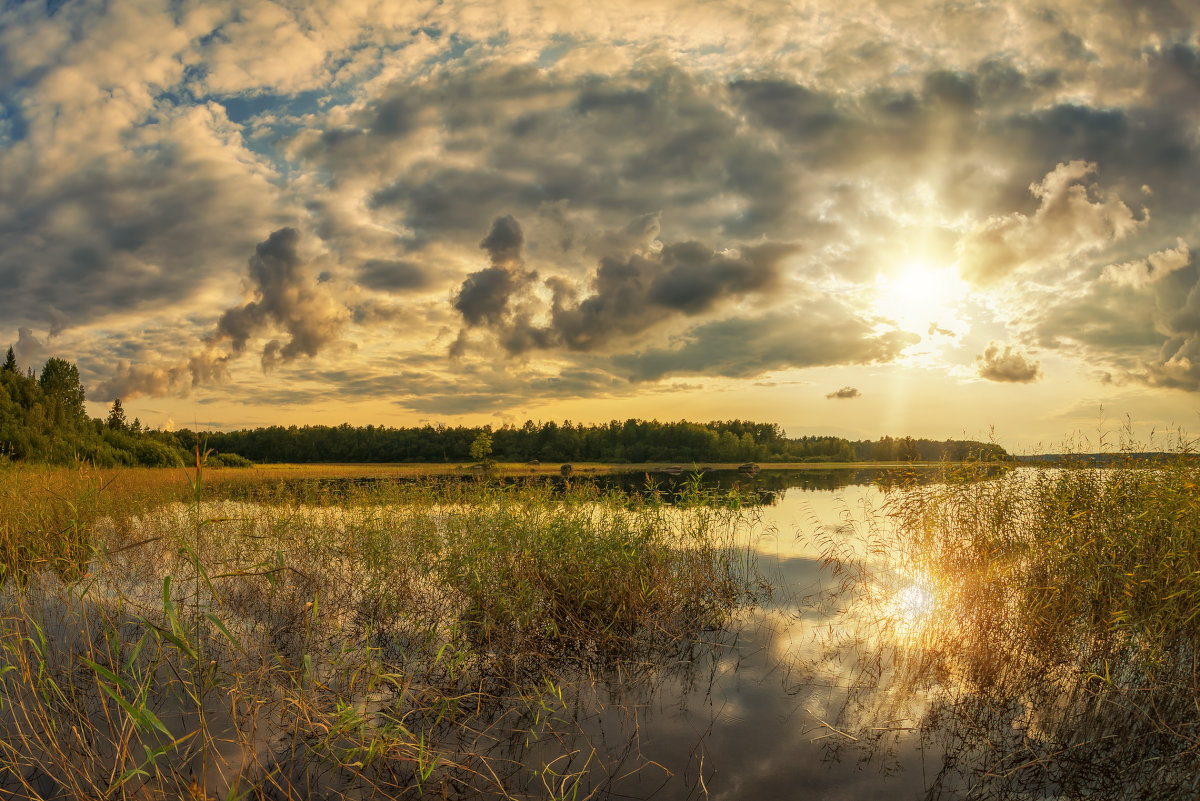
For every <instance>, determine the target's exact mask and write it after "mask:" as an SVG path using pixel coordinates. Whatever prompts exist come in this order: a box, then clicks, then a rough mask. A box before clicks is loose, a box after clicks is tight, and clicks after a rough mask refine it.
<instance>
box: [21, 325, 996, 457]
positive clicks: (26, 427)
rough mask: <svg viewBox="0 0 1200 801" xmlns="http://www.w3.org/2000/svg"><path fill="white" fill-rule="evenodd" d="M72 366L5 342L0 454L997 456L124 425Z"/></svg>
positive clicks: (799, 440)
mask: <svg viewBox="0 0 1200 801" xmlns="http://www.w3.org/2000/svg"><path fill="white" fill-rule="evenodd" d="M84 400H85V390H84V387H83V385H82V384H81V383H80V378H79V370H78V368H77V367H76V365H74V364H72V363H71V362H69V361H66V360H64V359H60V358H51V359H49V360H47V361H46V363H45V365H44V366H43V367H42V369H41V371H40V372H35V371H34V370H32V369H29V370H26V371H25V372H24V373H22V372H21V371H20V370H19V369H18V368H17V365H16V360H15V358H14V355H13V351H12V348H9V351H8V357H7V359H6V360H5V362H4V365H3V367H0V459H5V460H10V461H32V462H47V463H55V464H71V463H75V462H89V463H92V464H95V465H97V466H100V467H112V466H118V465H146V466H172V465H179V464H184V463H185V460H186V459H187V454H189V453H191V452H193V450H194V449H195V448H196V447H198V446H199V447H203V448H204V449H205V450H211V451H212V454H211V455H210V457H209V460H210V463H211V464H215V465H226V466H245V465H248V464H250V463H252V462H465V461H478V460H479V459H480V457H484V458H487V459H489V460H494V461H499V462H528V461H532V460H535V459H536V460H539V461H546V462H572V461H582V462H614V463H621V462H632V463H639V462H664V461H671V462H682V463H684V464H689V463H693V464H700V463H702V462H714V463H719V462H724V463H729V462H747V461H758V462H776V463H778V462H864V461H872V462H894V461H900V462H916V461H924V462H931V461H965V460H983V461H993V460H998V459H1006V458H1008V455H1007V453H1006V452H1005V450H1004V449H1003V448H1002V447H1000V446H999V445H996V444H994V443H984V442H975V441H971V440H949V439H948V440H944V441H938V440H929V439H914V438H912V437H896V438H894V437H890V436H888V437H881V438H880V439H877V440H859V441H854V440H848V439H844V438H841V437H833V436H803V437H788V436H787V435H786V433H785V432H784V431H783V429H781V428H780V427H779V426H778V425H776V424H773V423H756V422H750V421H746V420H724V421H712V422H708V423H692V422H687V421H678V422H659V421H657V420H650V421H647V420H625V421H619V420H613V421H611V422H608V423H601V424H592V425H584V424H582V423H572V422H571V421H569V420H568V421H564V422H562V423H556V422H553V421H551V422H537V423H535V422H533V421H532V420H529V421H526V422H525V423H524V425H521V426H515V425H504V426H501V427H499V428H492V427H491V426H453V427H451V426H445V425H438V426H432V425H425V426H420V427H402V428H393V427H390V426H375V425H367V426H351V425H349V424H348V423H343V424H342V425H340V426H324V425H306V426H288V427H283V426H268V427H265V428H254V429H243V430H238V431H209V432H197V431H191V430H189V429H180V430H177V431H164V430H161V429H149V428H147V427H145V426H143V425H142V424H141V421H140V420H139V419H138V418H136V417H135V418H134V419H133V420H132V421H129V420H128V419H127V418H126V414H125V409H124V407H123V405H122V403H121V401H120V399H117V400H114V401H113V403H112V406H111V407H110V409H109V412H108V415H107V417H106V418H105V419H100V418H90V417H89V416H88V414H87V411H86V408H85V406H84Z"/></svg>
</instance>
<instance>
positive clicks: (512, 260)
mask: <svg viewBox="0 0 1200 801" xmlns="http://www.w3.org/2000/svg"><path fill="white" fill-rule="evenodd" d="M524 245H525V235H524V233H523V232H522V231H521V225H520V223H518V222H517V221H516V218H514V217H513V216H512V215H511V214H509V215H506V216H504V217H497V218H496V219H495V220H494V221H493V222H492V230H491V232H489V233H488V235H487V236H486V237H484V239H483V241H482V242H480V243H479V247H480V248H482V249H483V250H486V251H487V253H488V256H490V257H491V260H492V266H493V267H509V266H513V265H517V264H519V263H520V262H521V249H522V248H523V247H524Z"/></svg>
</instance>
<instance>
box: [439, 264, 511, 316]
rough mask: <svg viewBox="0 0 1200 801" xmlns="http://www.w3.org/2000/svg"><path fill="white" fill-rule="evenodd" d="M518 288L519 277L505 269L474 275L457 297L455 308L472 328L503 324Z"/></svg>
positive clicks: (472, 274)
mask: <svg viewBox="0 0 1200 801" xmlns="http://www.w3.org/2000/svg"><path fill="white" fill-rule="evenodd" d="M519 285H520V278H519V276H516V275H514V274H513V272H512V271H511V270H509V269H507V268H505V267H488V268H487V269H486V270H480V271H478V272H474V273H471V274H470V275H468V276H467V278H466V280H465V281H463V284H462V287H461V288H460V289H459V291H458V295H457V296H455V298H454V308H456V309H458V310H459V311H460V312H462V316H463V320H465V321H466V323H467V325H469V326H475V325H482V324H484V323H488V324H490V325H500V324H501V323H503V322H504V317H505V314H506V313H507V311H508V299H509V297H511V296H512V294H513V292H514V291H515V290H516V288H517V287H518V286H519Z"/></svg>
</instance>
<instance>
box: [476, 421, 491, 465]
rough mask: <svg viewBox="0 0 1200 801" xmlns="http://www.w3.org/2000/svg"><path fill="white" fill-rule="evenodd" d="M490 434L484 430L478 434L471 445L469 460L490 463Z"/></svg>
mask: <svg viewBox="0 0 1200 801" xmlns="http://www.w3.org/2000/svg"><path fill="white" fill-rule="evenodd" d="M491 457H492V432H491V431H488V430H487V429H486V428H485V429H484V430H483V431H480V432H479V436H477V437H475V441H474V442H472V443H471V458H472V459H473V460H475V461H476V462H483V463H484V464H488V463H490V462H491V461H492V458H491Z"/></svg>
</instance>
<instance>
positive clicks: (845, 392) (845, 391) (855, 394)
mask: <svg viewBox="0 0 1200 801" xmlns="http://www.w3.org/2000/svg"><path fill="white" fill-rule="evenodd" d="M825 397H826V398H828V399H829V400H850V399H851V398H861V397H862V393H861V392H859V391H858V390H857V389H855V388H854V387H842V388H841V389H839V390H835V391H833V392H830V393H829V394H828V395H826V396H825Z"/></svg>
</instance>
